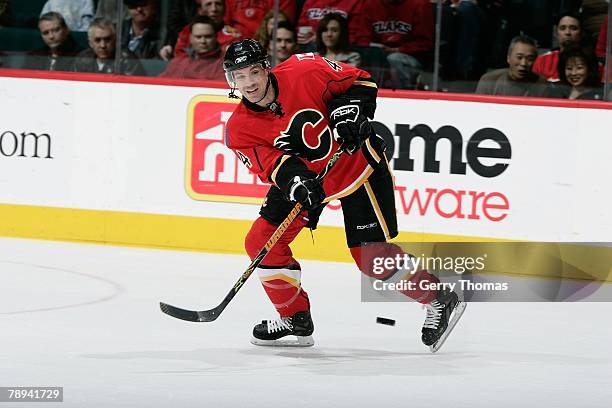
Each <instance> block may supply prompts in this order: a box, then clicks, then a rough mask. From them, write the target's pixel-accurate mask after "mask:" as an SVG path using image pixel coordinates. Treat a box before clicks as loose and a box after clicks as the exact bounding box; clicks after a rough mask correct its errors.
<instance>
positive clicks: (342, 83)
mask: <svg viewBox="0 0 612 408" xmlns="http://www.w3.org/2000/svg"><path fill="white" fill-rule="evenodd" d="M272 75H273V76H272V80H273V86H275V88H277V89H278V96H277V100H276V101H277V102H278V103H280V104H281V107H282V110H283V112H284V115H282V116H278V115H276V114H274V113H272V111H270V110H269V109H265V108H261V109H259V111H256V110H254V109H252V108H249V107H247V106H246V105H245V102H244V100H243V101H242V102H241V103H240V104H239V105H238V107H237V108H236V110H235V111H234V113H233V114H232V116H231V117H230V119H229V121H228V123H227V126H226V136H225V137H226V145H227V146H228V147H229V148H230V149H232V150H233V151H234V152H235V153H236V154H237V155H238V157H239V159H240V160H241V161H242V163H244V164H245V165H246V166H247V167H248V168H249V169H250V170H251V172H253V173H255V174H257V175H258V176H259V178H260V179H261V180H262V181H264V182H268V183H274V184H276V173H277V172H278V169H279V168H280V167H282V165H283V162H284V160H286V159H288V158H289V157H290V155H293V156H297V157H299V158H300V159H301V160H302V161H303V162H304V163H305V164H306V166H307V167H308V168H309V169H310V170H312V171H314V172H316V173H320V172H321V171H322V170H323V169H324V168H325V165H326V164H327V161H328V159H329V158H330V157H331V156H332V154H333V153H334V152H335V151H336V150H337V149H338V148H339V145H338V143H337V142H336V141H335V140H334V138H333V135H332V131H331V129H330V127H329V123H328V115H329V114H328V111H327V103H328V102H329V101H330V100H331V99H333V98H335V97H337V96H339V95H342V94H344V93H346V92H347V90H348V89H349V88H351V87H352V86H366V87H376V85H375V84H374V82H372V81H371V79H370V75H369V74H368V73H367V72H365V71H362V70H360V69H357V68H355V67H352V66H350V65H346V64H342V63H337V62H334V61H330V60H327V59H325V58H322V57H319V56H317V55H314V54H313V53H306V54H297V55H294V56H292V57H291V58H289V59H288V60H287V61H285V62H284V63H282V64H280V65H278V66H277V67H275V68H274V69H273V70H272ZM366 155H368V158H369V159H370V160H372V159H373V160H375V161H377V162H378V161H380V159H381V158H380V155H379V154H378V153H376V151H375V150H374V147H373V146H372V145H371V144H370V141H369V140H367V141H366V143H365V149H362V150H360V151H359V152H357V153H355V154H353V155H351V156H348V155H343V156H341V157H340V159H338V161H337V162H336V165H335V166H334V167H333V168H332V170H331V171H330V172H329V173H328V174H327V176H326V177H325V179H324V183H323V188H324V190H325V192H326V194H327V197H328V198H327V199H326V201H330V200H332V199H335V198H340V197H344V196H346V195H348V194H350V193H352V192H353V191H354V190H356V189H357V188H358V187H359V186H360V185H361V184H362V183H363V182H364V181H365V180H366V179H367V177H368V176H369V175H370V173H371V172H372V167H371V165H370V164H369V162H368V159H367V158H366ZM281 187H283V186H281Z"/></svg>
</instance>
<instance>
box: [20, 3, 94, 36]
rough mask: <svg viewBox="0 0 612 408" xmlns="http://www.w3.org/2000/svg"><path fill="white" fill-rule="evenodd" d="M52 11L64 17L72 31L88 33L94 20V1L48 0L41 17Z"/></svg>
mask: <svg viewBox="0 0 612 408" xmlns="http://www.w3.org/2000/svg"><path fill="white" fill-rule="evenodd" d="M22 1H23V0H22ZM50 11H55V12H58V13H60V14H61V15H62V16H64V20H66V25H67V26H68V28H69V29H70V30H71V31H87V29H88V28H89V25H90V24H91V21H92V20H93V18H94V4H93V0H48V1H47V2H46V3H45V5H44V6H43V9H42V12H41V13H40V15H43V14H46V13H48V12H50Z"/></svg>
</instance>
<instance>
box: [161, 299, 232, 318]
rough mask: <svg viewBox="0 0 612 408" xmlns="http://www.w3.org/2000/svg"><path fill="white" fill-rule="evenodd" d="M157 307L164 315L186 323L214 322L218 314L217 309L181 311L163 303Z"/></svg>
mask: <svg viewBox="0 0 612 408" xmlns="http://www.w3.org/2000/svg"><path fill="white" fill-rule="evenodd" d="M159 307H160V309H161V311H162V312H164V313H165V314H167V315H169V316H172V317H176V318H177V319H181V320H186V321H188V322H212V321H213V320H216V319H217V317H219V314H220V313H218V311H217V310H216V309H217V308H215V309H212V310H203V311H195V310H186V309H181V308H180V307H176V306H172V305H169V304H167V303H163V302H159Z"/></svg>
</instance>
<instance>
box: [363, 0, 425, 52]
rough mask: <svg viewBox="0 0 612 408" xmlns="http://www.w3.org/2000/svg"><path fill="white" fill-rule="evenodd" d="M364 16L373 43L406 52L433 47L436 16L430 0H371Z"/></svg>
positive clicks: (422, 50)
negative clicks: (434, 16)
mask: <svg viewBox="0 0 612 408" xmlns="http://www.w3.org/2000/svg"><path fill="white" fill-rule="evenodd" d="M364 19H365V26H366V27H367V29H368V31H369V42H371V43H379V44H384V45H386V46H388V47H394V48H395V47H399V52H403V53H405V54H414V53H418V52H424V51H431V50H432V49H433V43H434V18H433V10H432V5H431V3H430V2H429V0H403V1H390V0H368V1H367V5H366V6H365V8H364Z"/></svg>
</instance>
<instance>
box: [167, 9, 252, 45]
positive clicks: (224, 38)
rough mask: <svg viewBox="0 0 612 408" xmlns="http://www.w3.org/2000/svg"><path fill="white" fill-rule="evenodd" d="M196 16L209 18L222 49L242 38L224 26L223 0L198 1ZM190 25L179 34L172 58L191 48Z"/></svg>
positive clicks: (233, 29)
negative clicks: (214, 27)
mask: <svg viewBox="0 0 612 408" xmlns="http://www.w3.org/2000/svg"><path fill="white" fill-rule="evenodd" d="M197 15H199V16H208V17H210V18H211V19H212V20H213V21H214V22H215V24H216V25H217V30H218V31H217V41H218V42H219V44H220V45H221V48H222V49H225V48H226V47H227V46H228V45H230V44H231V43H233V42H234V41H239V40H240V39H241V38H242V37H241V36H240V33H239V32H238V30H236V29H235V28H233V27H230V26H229V25H227V24H225V23H224V21H223V18H224V16H225V0H200V6H199V7H198V11H197ZM190 34H191V25H190V24H188V25H186V26H185V28H183V30H182V31H181V33H180V34H179V37H178V40H177V41H176V45H175V46H174V56H175V57H180V56H184V55H186V53H185V50H186V49H187V48H190V47H191V43H190V39H189V37H190Z"/></svg>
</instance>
